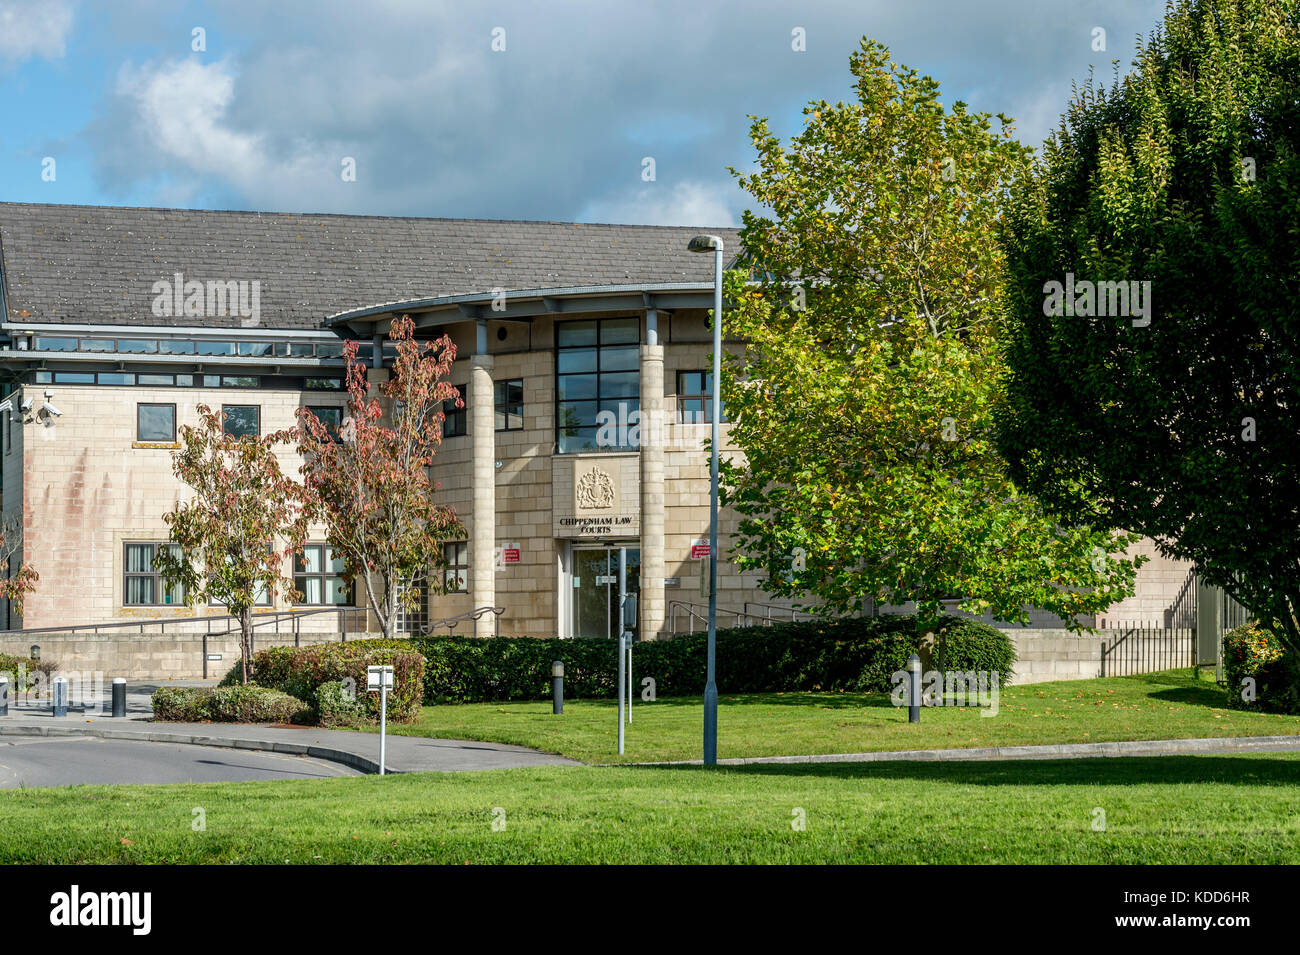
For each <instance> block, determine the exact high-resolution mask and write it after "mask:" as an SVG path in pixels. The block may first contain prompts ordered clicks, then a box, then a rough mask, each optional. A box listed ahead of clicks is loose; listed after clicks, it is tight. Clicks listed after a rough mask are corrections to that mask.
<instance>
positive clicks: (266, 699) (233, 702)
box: [151, 686, 310, 723]
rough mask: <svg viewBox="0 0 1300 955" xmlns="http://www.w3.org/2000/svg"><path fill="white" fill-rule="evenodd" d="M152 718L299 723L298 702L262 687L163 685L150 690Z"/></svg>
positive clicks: (302, 717)
mask: <svg viewBox="0 0 1300 955" xmlns="http://www.w3.org/2000/svg"><path fill="white" fill-rule="evenodd" d="M151 700H152V702H153V716H154V719H156V720H165V721H167V722H171V723H206V722H212V723H303V722H306V721H307V720H309V719H310V708H309V707H308V706H307V705H306V704H304V703H303V701H302V700H300V699H298V698H296V697H293V696H290V695H289V694H287V693H282V692H280V691H279V690H272V689H268V688H266V687H262V686H218V687H189V686H163V687H159V688H158V689H157V690H155V691H154V694H153V697H152V698H151Z"/></svg>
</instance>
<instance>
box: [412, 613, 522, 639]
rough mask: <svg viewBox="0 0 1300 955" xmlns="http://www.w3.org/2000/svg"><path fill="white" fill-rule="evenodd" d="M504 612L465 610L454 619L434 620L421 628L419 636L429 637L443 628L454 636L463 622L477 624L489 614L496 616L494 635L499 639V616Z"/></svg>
mask: <svg viewBox="0 0 1300 955" xmlns="http://www.w3.org/2000/svg"><path fill="white" fill-rule="evenodd" d="M505 612H506V608H505V607H476V608H475V609H473V610H466V611H465V612H464V613H458V614H456V616H454V617H447V618H446V619H444V620H435V621H433V623H430V624H428V625H427V626H424V627H421V628H420V633H421V635H423V636H426V637H427V636H431V635H432V634H433V631H434V630H438V629H441V628H443V627H446V628H447V630H448V631H449V632H450V633H452V634H454V633H455V631H456V627H457V626H458V625H459V624H460V623H462V622H463V621H465V620H473V621H475V622H477V621H478V619H479V618H480V617H482V616H483V615H484V614H485V613H490V614H495V615H496V621H495V633H496V635H497V636H498V637H499V636H501V615H502V614H503V613H505ZM476 629H477V628H476Z"/></svg>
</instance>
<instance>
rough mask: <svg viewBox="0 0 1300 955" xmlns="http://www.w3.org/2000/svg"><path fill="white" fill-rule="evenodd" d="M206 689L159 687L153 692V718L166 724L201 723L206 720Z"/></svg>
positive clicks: (208, 694)
mask: <svg viewBox="0 0 1300 955" xmlns="http://www.w3.org/2000/svg"><path fill="white" fill-rule="evenodd" d="M211 695H212V690H211V689H210V688H208V687H192V686H160V687H159V688H158V689H156V690H154V692H153V696H152V697H150V701H151V702H152V703H153V718H154V719H156V720H163V721H165V722H168V723H201V722H203V721H204V720H206V719H207V718H208V697H210V696H211Z"/></svg>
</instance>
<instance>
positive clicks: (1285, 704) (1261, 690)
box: [1223, 622, 1300, 713]
mask: <svg viewBox="0 0 1300 955" xmlns="http://www.w3.org/2000/svg"><path fill="white" fill-rule="evenodd" d="M1223 673H1224V678H1225V680H1226V682H1227V685H1228V705H1229V706H1231V707H1234V708H1236V709H1255V710H1262V711H1265V712H1269V713H1300V667H1298V666H1297V661H1296V660H1294V659H1293V658H1292V656H1291V654H1288V653H1287V652H1286V651H1285V649H1283V647H1282V643H1281V641H1279V640H1278V638H1277V636H1276V635H1275V634H1274V633H1273V631H1272V630H1270V629H1269V628H1268V627H1263V626H1260V624H1259V623H1257V622H1252V623H1248V624H1244V625H1242V626H1240V627H1237V628H1236V629H1234V630H1229V631H1228V632H1227V633H1226V634H1224V635H1223ZM1246 677H1250V678H1252V679H1254V681H1255V699H1254V700H1253V701H1247V700H1246V699H1244V698H1243V696H1242V693H1243V688H1242V680H1243V679H1245V678H1246Z"/></svg>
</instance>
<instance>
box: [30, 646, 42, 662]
mask: <svg viewBox="0 0 1300 955" xmlns="http://www.w3.org/2000/svg"><path fill="white" fill-rule="evenodd" d="M32 660H33V661H34V662H36V663H40V662H41V645H40V644H39V643H33V644H32Z"/></svg>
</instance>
